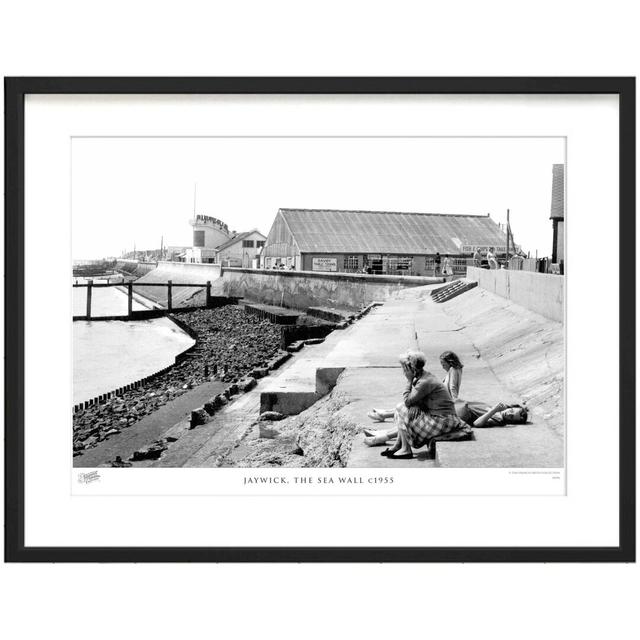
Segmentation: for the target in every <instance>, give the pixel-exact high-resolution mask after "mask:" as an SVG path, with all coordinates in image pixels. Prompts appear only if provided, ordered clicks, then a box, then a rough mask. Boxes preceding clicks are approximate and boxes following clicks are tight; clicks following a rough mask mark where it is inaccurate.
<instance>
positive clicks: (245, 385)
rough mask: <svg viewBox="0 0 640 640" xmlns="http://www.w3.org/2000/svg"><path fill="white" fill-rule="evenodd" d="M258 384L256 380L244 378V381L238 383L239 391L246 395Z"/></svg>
mask: <svg viewBox="0 0 640 640" xmlns="http://www.w3.org/2000/svg"><path fill="white" fill-rule="evenodd" d="M256 384H258V383H257V382H256V379H255V378H243V379H242V380H240V382H238V390H239V391H240V392H242V393H246V392H247V391H250V390H251V389H253V388H254V387H255V386H256Z"/></svg>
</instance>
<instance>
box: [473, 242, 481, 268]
mask: <svg viewBox="0 0 640 640" xmlns="http://www.w3.org/2000/svg"><path fill="white" fill-rule="evenodd" d="M473 266H474V267H478V268H480V267H481V266H482V254H481V253H480V247H476V248H475V251H474V252H473Z"/></svg>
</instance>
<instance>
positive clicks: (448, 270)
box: [442, 256, 453, 276]
mask: <svg viewBox="0 0 640 640" xmlns="http://www.w3.org/2000/svg"><path fill="white" fill-rule="evenodd" d="M442 275H443V276H452V275H453V269H452V267H451V259H450V258H449V256H445V257H444V260H443V261H442Z"/></svg>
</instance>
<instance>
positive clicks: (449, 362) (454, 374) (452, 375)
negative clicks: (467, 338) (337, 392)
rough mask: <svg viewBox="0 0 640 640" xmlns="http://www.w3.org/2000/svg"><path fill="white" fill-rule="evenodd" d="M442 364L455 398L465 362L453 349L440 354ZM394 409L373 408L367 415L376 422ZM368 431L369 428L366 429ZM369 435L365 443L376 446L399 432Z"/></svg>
mask: <svg viewBox="0 0 640 640" xmlns="http://www.w3.org/2000/svg"><path fill="white" fill-rule="evenodd" d="M440 364H441V365H442V368H443V369H444V370H445V371H446V372H447V375H446V376H445V377H444V379H443V380H442V384H444V386H445V388H446V389H447V391H448V392H449V395H450V396H451V398H452V399H453V400H455V399H456V398H457V397H458V394H459V393H460V384H461V383H462V367H463V364H462V362H460V358H458V356H457V355H456V354H455V353H454V352H453V351H444V352H443V353H441V354H440ZM393 414H394V412H393V411H390V410H387V411H385V410H378V409H375V408H374V409H372V410H371V411H370V412H369V413H368V414H367V415H368V416H369V417H370V418H371V419H372V420H373V421H374V422H384V421H385V420H386V418H393ZM365 433H367V430H365ZM384 434H386V435H387V437H386V438H383V435H384ZM368 435H369V437H368V438H366V439H365V444H368V445H369V446H375V445H377V444H384V443H385V442H386V441H387V440H389V439H390V438H395V437H396V435H397V432H396V430H395V429H392V430H390V431H382V432H372V431H369V432H368Z"/></svg>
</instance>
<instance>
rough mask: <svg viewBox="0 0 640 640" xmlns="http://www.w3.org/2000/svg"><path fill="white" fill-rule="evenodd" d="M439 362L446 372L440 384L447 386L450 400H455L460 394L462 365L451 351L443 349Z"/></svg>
mask: <svg viewBox="0 0 640 640" xmlns="http://www.w3.org/2000/svg"><path fill="white" fill-rule="evenodd" d="M440 364H441V365H442V368H443V369H444V370H445V371H446V372H447V375H446V376H445V377H444V380H443V381H442V384H444V386H445V387H446V388H447V391H448V392H449V395H450V396H451V398H452V400H456V399H457V397H458V395H459V394H460V385H461V384H462V367H463V366H464V365H463V364H462V362H460V358H458V356H457V355H456V354H455V353H454V352H453V351H444V352H443V353H441V354H440Z"/></svg>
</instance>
